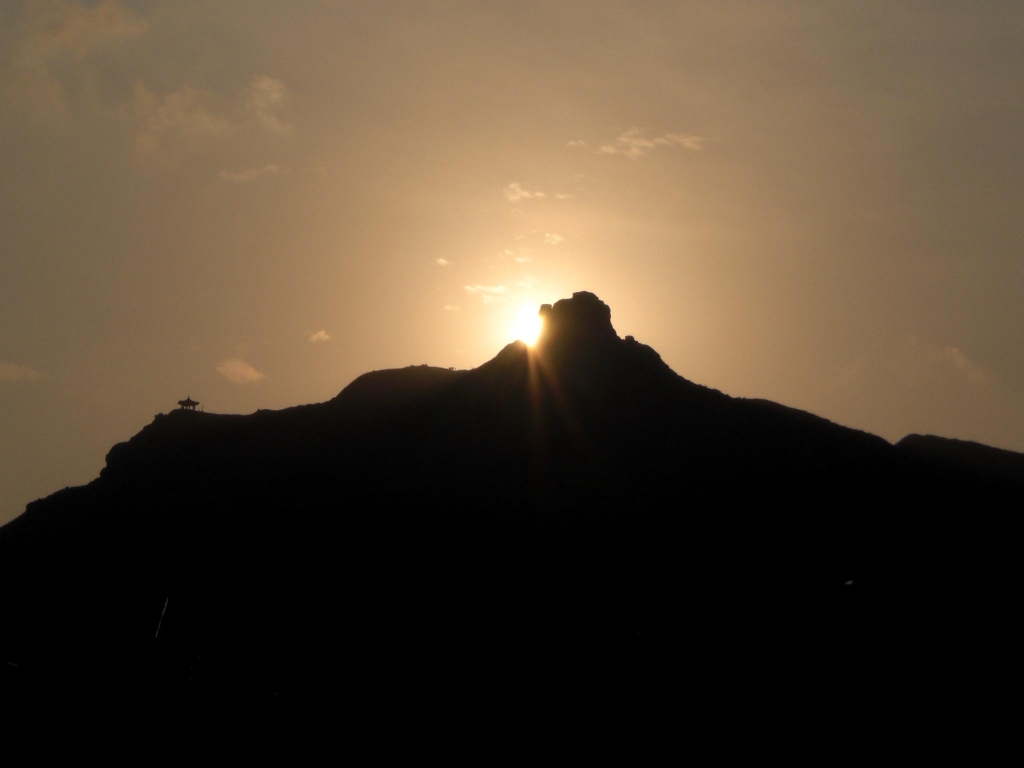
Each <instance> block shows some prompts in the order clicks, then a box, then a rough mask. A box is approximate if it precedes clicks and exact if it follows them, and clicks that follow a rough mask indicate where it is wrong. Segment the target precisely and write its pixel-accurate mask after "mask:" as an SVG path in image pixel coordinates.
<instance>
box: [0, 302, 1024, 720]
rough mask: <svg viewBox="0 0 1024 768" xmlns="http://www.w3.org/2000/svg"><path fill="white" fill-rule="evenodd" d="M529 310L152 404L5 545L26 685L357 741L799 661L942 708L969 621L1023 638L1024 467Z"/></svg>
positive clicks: (1007, 457) (803, 669) (1, 618)
mask: <svg viewBox="0 0 1024 768" xmlns="http://www.w3.org/2000/svg"><path fill="white" fill-rule="evenodd" d="M541 313H542V314H543V315H544V318H545V330H544V333H543V336H542V338H541V339H540V340H539V341H538V343H537V345H536V346H535V347H534V348H528V347H527V346H526V345H524V344H522V343H520V342H516V343H513V344H510V345H508V346H506V347H505V348H504V349H503V350H501V352H499V354H498V355H497V356H496V357H495V358H494V359H492V360H491V361H489V362H487V363H485V364H484V365H482V366H480V367H479V368H476V369H474V370H469V371H453V370H448V369H441V368H433V367H427V366H418V367H409V368H404V369H399V370H390V371H376V372H372V373H368V374H365V375H363V376H360V377H359V378H357V379H356V380H355V381H353V382H352V383H351V384H350V385H349V386H348V387H346V388H345V389H344V390H343V391H342V392H341V393H339V395H338V396H337V397H335V398H334V399H332V400H330V401H328V402H326V403H321V404H318V405H307V406H299V407H295V408H289V409H285V410H282V411H257V412H256V413H254V414H251V415H249V416H225V415H217V414H212V413H201V412H191V411H184V410H182V411H174V412H171V413H170V414H167V415H158V416H157V417H156V418H155V419H154V421H153V422H152V423H151V424H149V425H148V426H146V427H145V428H144V429H143V430H142V431H141V432H139V433H138V434H137V435H135V436H134V437H133V438H132V439H131V440H129V441H128V442H127V443H121V444H119V445H116V446H114V447H113V448H112V449H111V451H110V452H109V454H108V456H107V464H106V467H105V469H104V470H103V471H102V472H101V474H100V477H99V478H98V479H97V480H95V481H93V482H92V483H90V484H89V485H87V486H83V487H80V488H69V489H65V490H64V491H60V492H58V493H56V494H53V495H52V496H50V497H48V498H46V499H42V500H40V501H36V502H33V503H32V504H30V505H29V506H28V509H27V510H26V512H25V514H24V515H22V516H21V517H20V518H18V519H16V520H15V521H13V522H11V523H9V524H8V525H7V526H5V527H3V528H2V529H0V583H2V584H3V585H4V589H3V592H2V594H0V651H2V652H3V654H4V657H5V659H6V660H7V661H9V662H13V663H14V664H17V667H12V666H11V665H10V664H9V665H8V667H7V668H6V670H5V674H6V676H7V678H8V680H9V681H10V682H11V684H12V685H13V686H15V688H14V689H17V690H18V691H20V693H19V695H21V696H26V697H31V696H32V695H34V693H33V692H37V691H40V690H53V689H55V688H56V689H59V690H70V689H74V690H91V691H98V690H102V691H103V692H104V693H103V696H104V697H108V698H109V697H124V696H128V695H129V694H130V696H132V697H136V698H139V699H141V700H145V701H147V702H149V703H150V704H151V705H153V706H156V704H154V702H159V706H160V707H162V708H164V709H162V710H161V711H164V710H165V709H166V708H167V707H173V708H176V709H178V710H180V709H181V708H183V707H184V708H186V709H188V708H191V709H192V710H195V711H201V712H205V713H207V714H209V713H210V712H212V711H213V709H211V708H217V707H221V706H223V705H225V702H226V703H227V704H228V705H230V707H231V708H232V709H233V711H234V712H235V714H236V715H237V716H238V717H240V718H248V717H255V718H256V720H257V721H260V722H262V720H259V718H261V717H267V716H268V715H266V713H267V712H273V713H274V716H275V717H276V716H281V717H308V716H312V715H311V712H313V711H316V712H321V713H322V712H324V711H326V710H325V709H324V707H325V706H326V707H327V709H329V710H330V711H332V712H336V713H337V712H342V714H344V716H346V717H349V718H355V719H356V721H358V722H360V723H363V724H364V725H365V724H366V723H367V722H369V721H368V720H366V718H368V717H369V716H368V715H366V712H367V711H370V710H373V707H375V706H376V707H379V706H384V705H385V700H387V701H391V699H390V698H389V697H394V696H399V698H403V699H406V698H408V697H413V698H415V699H416V700H417V701H419V698H417V697H421V696H424V695H427V694H426V693H424V692H434V694H436V697H435V699H433V701H434V703H435V704H436V703H437V702H438V701H442V700H443V701H449V699H450V697H451V696H455V697H456V698H459V699H460V700H463V701H464V702H465V701H472V702H477V704H481V703H486V705H487V706H490V707H498V708H499V709H502V710H503V709H504V708H506V707H513V703H514V702H520V701H521V700H522V697H523V696H526V697H528V698H530V697H532V700H533V703H534V705H536V706H542V705H543V703H544V702H543V701H537V700H536V699H538V698H540V699H543V698H545V697H546V696H548V695H550V694H551V692H552V691H555V690H557V691H560V693H559V695H561V696H562V697H563V700H566V699H565V698H564V697H566V696H568V697H569V700H571V701H573V702H575V703H576V704H577V705H579V706H582V705H583V703H584V702H590V703H591V704H592V703H593V701H601V702H604V703H605V705H606V706H608V707H612V708H614V707H617V706H621V705H622V702H623V701H624V700H625V699H626V698H630V697H640V698H641V699H643V700H645V701H648V702H649V700H650V696H651V694H652V691H654V690H656V689H660V687H661V686H662V684H663V683H664V681H665V680H667V679H669V678H671V679H673V680H676V681H679V680H680V679H682V678H679V677H672V674H674V673H672V672H670V670H673V669H676V668H675V664H676V663H678V662H679V661H680V660H681V659H689V660H690V661H689V662H687V664H688V665H689V669H688V670H687V671H686V672H685V679H686V681H687V682H686V685H687V686H688V690H691V691H692V690H700V691H702V692H703V694H702V695H707V696H709V697H712V698H715V697H717V696H720V695H721V693H722V690H723V686H724V687H725V688H729V687H730V686H732V687H735V686H750V685H753V684H754V683H752V681H754V680H756V679H759V676H760V675H764V674H772V673H773V671H774V670H778V669H780V668H783V667H784V668H785V669H786V670H787V673H786V674H787V676H788V679H789V683H788V684H789V685H814V686H818V685H826V684H827V685H826V687H827V686H829V685H830V686H832V692H833V693H835V692H836V691H838V690H844V691H849V690H851V689H852V688H856V687H858V686H861V685H867V684H868V683H867V681H869V680H871V681H874V682H875V683H876V684H877V679H878V678H877V676H878V675H879V674H880V672H879V670H886V671H887V672H892V671H893V670H896V669H897V668H899V669H900V670H901V672H900V674H901V675H903V676H904V677H905V678H907V679H912V680H913V681H914V685H916V686H918V687H919V688H920V691H932V690H933V688H934V681H933V680H931V678H930V677H929V674H930V672H931V669H932V668H931V666H930V665H931V664H932V663H933V662H935V661H936V660H937V659H939V658H940V657H944V658H945V661H944V662H943V663H944V664H945V665H946V667H945V668H946V670H947V671H946V672H945V673H944V675H945V677H944V681H945V684H947V687H948V685H952V683H950V681H951V680H952V679H953V678H955V677H957V672H956V665H955V664H952V665H951V664H950V661H949V655H948V652H949V650H950V645H948V644H947V643H946V642H945V641H940V640H938V638H942V637H945V638H947V639H948V638H949V633H950V631H951V625H955V624H963V623H964V622H973V624H972V626H973V628H974V629H973V630H972V631H973V632H974V635H972V636H973V637H977V633H978V632H980V633H981V634H982V635H983V636H986V637H987V636H988V635H989V634H990V633H991V635H992V636H993V637H995V636H997V635H999V633H1000V632H1001V631H1003V628H1002V625H1001V624H1000V621H1001V620H1000V619H999V618H998V616H997V615H996V614H995V613H993V612H990V611H989V610H988V609H989V608H990V607H992V606H995V605H998V604H999V603H1000V601H1002V600H1003V599H1005V596H1006V594H1007V591H1008V590H1009V589H1010V585H1011V584H1013V585H1016V584H1017V583H1018V577H1017V576H1016V575H1012V567H1011V566H1012V563H1013V557H1012V556H1011V555H1010V554H1009V553H1008V552H1007V547H1008V546H1009V542H1008V539H1007V538H1006V537H1005V535H1004V532H1005V531H1006V530H1009V529H1010V523H1011V519H1010V518H1011V517H1012V516H1013V515H1014V511H1015V510H1016V508H1017V506H1019V499H1020V493H1021V491H1022V490H1024V455H1021V454H1014V453H1012V452H1007V451H997V450H995V449H991V448H987V447H985V446H980V445H976V444H962V443H956V442H953V443H950V442H948V441H942V440H941V439H939V438H921V437H919V436H911V437H908V438H906V439H905V440H903V441H901V442H900V443H899V444H897V445H896V446H893V445H890V444H889V443H887V442H886V441H884V440H882V439H881V438H878V437H876V436H874V435H870V434H867V433H864V432H860V431H857V430H853V429H849V428H846V427H842V426H839V425H836V424H833V423H831V422H829V421H827V420H825V419H822V418H819V417H817V416H813V415H811V414H809V413H805V412H802V411H798V410H795V409H792V408H787V407H784V406H781V405H778V404H775V403H771V402H768V401H764V400H743V399H736V398H731V397H728V396H726V395H724V394H722V393H720V392H717V391H715V390H712V389H708V388H706V387H703V386H700V385H697V384H694V383H692V382H690V381H688V380H686V379H684V378H682V377H681V376H679V375H677V374H676V373H674V372H673V371H672V370H671V369H670V368H669V367H668V366H667V365H666V364H665V363H664V361H662V360H661V358H660V357H659V355H658V354H657V353H656V352H655V351H654V350H652V349H651V348H650V347H647V346H645V345H643V344H640V343H638V342H636V341H635V340H634V339H632V337H626V338H625V339H621V338H619V337H618V335H617V334H616V333H615V331H614V328H613V326H612V324H611V314H610V310H609V308H608V307H607V306H606V305H605V304H603V303H602V302H601V301H600V300H599V299H598V298H597V297H596V296H594V295H593V294H589V293H576V294H574V295H573V297H572V298H571V299H564V300H562V301H559V302H557V303H556V304H554V305H553V306H547V305H545V307H542V308H541ZM158 626H159V627H160V631H159V636H158V637H155V635H156V633H157V627H158ZM952 631H954V632H956V630H952ZM883 635H884V637H885V640H884V642H881V641H880V640H879V638H880V637H882V636H883ZM1007 637H1008V636H1007V635H1006V634H1005V633H1004V634H1003V635H1002V636H1001V638H1000V639H999V640H998V641H996V645H998V644H999V642H1004V641H1007ZM964 642H968V644H969V641H963V640H962V639H961V638H960V637H959V634H958V639H957V648H958V653H959V652H962V651H963V649H964V647H965V646H964ZM990 658H992V656H990ZM698 659H699V660H700V661H697V660H698ZM979 663H981V662H979ZM676 672H678V670H676ZM679 674H682V673H679ZM100 681H102V684H101V685H100V684H99V682H100ZM822 681H825V682H824V683H823V682H822ZM957 685H959V683H957ZM954 687H955V686H954ZM12 690H13V689H12ZM958 690H959V689H958ZM126 691H127V692H129V693H125V692H126ZM597 691H600V693H596V692H597ZM341 692H344V695H342V694H341ZM541 692H547V693H541ZM93 695H99V694H93ZM431 695H433V694H431ZM819 695H825V694H824V693H822V692H821V691H819ZM595 696H596V698H594V697H595ZM623 697H625V698H623ZM104 700H106V699H104ZM328 700H329V701H330V702H331V703H330V704H329V705H326V704H325V701H328ZM631 700H632V699H631ZM421 703H422V702H421ZM474 706H476V705H474ZM367 708H369V709H367ZM428 708H429V707H428ZM446 711H448V710H446ZM459 711H460V712H462V714H463V715H465V714H466V712H465V710H461V709H460V710H459ZM239 713H241V714H239ZM257 713H259V714H258V715H257ZM296 713H301V716H300V715H298V714H296ZM357 713H361V714H357ZM421 716H423V717H427V715H421ZM371 719H372V718H371ZM428 719H429V718H428Z"/></svg>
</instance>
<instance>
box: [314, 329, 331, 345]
mask: <svg viewBox="0 0 1024 768" xmlns="http://www.w3.org/2000/svg"><path fill="white" fill-rule="evenodd" d="M330 340H331V334H329V333H328V332H327V331H325V330H322V329H321V330H319V331H317V332H316V333H314V334H313V335H312V336H310V337H309V341H310V343H312V344H317V343H319V342H321V341H330Z"/></svg>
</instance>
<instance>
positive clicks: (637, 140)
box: [597, 128, 704, 160]
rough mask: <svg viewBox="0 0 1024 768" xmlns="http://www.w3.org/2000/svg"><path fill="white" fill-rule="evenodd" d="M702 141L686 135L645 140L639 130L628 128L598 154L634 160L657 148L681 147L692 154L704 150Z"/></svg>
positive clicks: (666, 134) (699, 138)
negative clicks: (621, 156) (623, 156)
mask: <svg viewBox="0 0 1024 768" xmlns="http://www.w3.org/2000/svg"><path fill="white" fill-rule="evenodd" d="M703 142H704V139H703V138H702V137H701V136H695V135H692V134H688V133H663V134H662V135H661V136H655V137H654V138H651V139H649V138H647V137H646V136H644V132H643V131H642V130H641V129H639V128H630V129H629V130H628V131H626V132H625V133H623V134H622V135H620V136H619V137H618V138H617V139H615V140H614V141H611V142H608V143H606V144H602V145H601V146H600V147H599V148H598V150H597V151H598V152H599V153H601V154H603V155H625V156H626V157H628V158H630V159H632V160H636V159H638V158H641V157H643V156H644V155H648V154H650V153H651V152H652V151H654V150H655V149H658V148H659V147H682V148H683V149H689V150H691V151H694V152H699V151H700V150H702V149H704V144H703Z"/></svg>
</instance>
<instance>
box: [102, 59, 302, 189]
mask: <svg viewBox="0 0 1024 768" xmlns="http://www.w3.org/2000/svg"><path fill="white" fill-rule="evenodd" d="M284 98H285V88H284V84H283V83H282V82H281V81H280V80H275V79H274V78H272V77H267V76H266V75H260V76H258V77H256V78H255V79H254V80H253V81H252V83H251V84H250V85H249V86H248V88H245V89H243V91H242V92H241V93H240V94H239V93H238V92H236V93H235V95H234V96H232V97H230V98H227V99H225V98H222V97H220V96H218V95H216V94H213V93H210V92H208V91H201V90H198V89H196V88H193V87H191V86H189V85H185V86H183V87H182V88H181V89H180V90H178V91H174V92H172V93H167V94H163V95H159V94H155V93H153V92H151V91H150V90H149V89H148V88H147V87H146V85H145V84H144V83H143V82H142V81H141V80H138V81H136V83H135V87H134V89H133V93H132V102H131V104H130V105H128V106H123V107H121V110H120V113H121V115H122V117H124V118H127V119H130V120H132V121H134V123H135V133H136V139H135V147H136V150H137V151H139V152H142V153H155V152H156V151H157V150H164V151H166V150H168V149H172V148H173V149H177V150H181V149H188V148H190V147H192V146H194V145H196V144H198V143H199V142H200V141H202V140H204V139H210V138H218V137H219V138H224V137H229V136H235V135H238V134H243V133H249V132H252V131H259V130H267V131H270V132H272V133H276V134H286V133H289V132H290V131H291V126H290V125H286V124H285V123H283V122H281V120H280V118H279V117H278V111H279V109H280V107H281V105H282V104H283V102H284ZM286 172H287V170H286V169H285V168H282V167H281V166H278V165H276V164H270V165H267V166H262V167H256V168H252V169H249V170H243V171H239V172H237V173H238V174H240V176H238V177H236V176H234V175H232V173H233V172H231V171H225V174H228V176H226V177H225V176H222V178H226V180H230V181H252V180H253V179H255V178H258V177H259V176H261V175H267V174H269V173H286Z"/></svg>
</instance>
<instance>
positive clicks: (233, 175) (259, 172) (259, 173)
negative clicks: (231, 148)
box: [220, 163, 288, 184]
mask: <svg viewBox="0 0 1024 768" xmlns="http://www.w3.org/2000/svg"><path fill="white" fill-rule="evenodd" d="M283 173H288V169H287V168H284V167H282V166H280V165H277V164H276V163H271V164H270V165H264V166H263V167H262V168H246V169H245V170H243V171H226V170H225V171H221V172H220V178H221V180H222V181H233V182H237V183H240V184H244V183H246V182H249V181H256V179H260V178H263V177H264V176H278V175H280V174H283Z"/></svg>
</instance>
